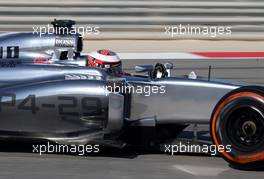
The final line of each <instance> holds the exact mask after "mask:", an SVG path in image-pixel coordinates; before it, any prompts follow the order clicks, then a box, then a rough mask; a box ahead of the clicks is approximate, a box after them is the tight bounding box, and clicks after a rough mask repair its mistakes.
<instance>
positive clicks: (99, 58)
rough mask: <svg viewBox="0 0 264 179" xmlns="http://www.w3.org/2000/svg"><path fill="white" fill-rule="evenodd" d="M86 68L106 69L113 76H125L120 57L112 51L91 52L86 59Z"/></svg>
mask: <svg viewBox="0 0 264 179" xmlns="http://www.w3.org/2000/svg"><path fill="white" fill-rule="evenodd" d="M86 66H89V67H99V68H102V69H105V70H106V71H107V72H108V73H110V74H113V75H121V74H124V72H123V71H122V62H121V60H120V58H119V56H118V55H117V54H116V53H115V52H113V51H111V50H105V49H104V50H98V51H94V52H91V53H89V54H88V55H87V57H86Z"/></svg>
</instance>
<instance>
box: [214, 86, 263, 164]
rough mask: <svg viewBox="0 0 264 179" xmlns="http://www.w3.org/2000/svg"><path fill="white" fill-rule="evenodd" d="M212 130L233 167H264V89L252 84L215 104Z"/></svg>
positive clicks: (215, 141) (215, 142)
mask: <svg viewBox="0 0 264 179" xmlns="http://www.w3.org/2000/svg"><path fill="white" fill-rule="evenodd" d="M210 130H211V136H212V140H213V143H214V144H215V145H216V146H217V147H218V148H223V147H224V148H225V149H227V148H228V149H229V150H223V151H221V152H220V154H221V155H222V157H223V158H224V159H225V160H226V161H228V162H229V163H230V164H231V166H233V167H235V168H241V169H253V168H263V161H264V88H262V87H255V86H248V87H241V88H239V89H236V90H234V91H232V92H230V93H228V94H227V95H225V96H224V97H223V98H222V99H221V100H220V101H219V102H218V104H217V105H216V106H215V109H214V111H213V113H212V116H211V122H210Z"/></svg>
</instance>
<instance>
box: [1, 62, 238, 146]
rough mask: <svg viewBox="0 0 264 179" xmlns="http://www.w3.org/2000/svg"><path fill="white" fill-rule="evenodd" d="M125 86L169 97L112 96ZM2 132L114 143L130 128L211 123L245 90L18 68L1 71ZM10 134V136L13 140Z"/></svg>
mask: <svg viewBox="0 0 264 179" xmlns="http://www.w3.org/2000/svg"><path fill="white" fill-rule="evenodd" d="M113 84H114V85H116V84H122V86H126V87H134V88H139V87H141V88H142V89H144V88H146V87H147V88H149V87H150V86H156V87H160V86H163V87H164V90H165V93H148V94H146V92H142V93H138V92H136V91H130V92H124V91H123V92H122V91H121V92H120V91H118V92H116V91H114V92H113V91H109V89H108V88H107V86H113ZM0 85H1V87H0V95H1V113H0V119H1V120H0V123H1V125H0V131H1V134H3V136H8V137H11V136H13V137H16V138H17V137H18V138H20V137H21V138H24V137H29V138H30V137H33V138H41V139H48V140H54V141H56V142H63V143H72V142H77V143H87V142H92V141H96V142H98V141H100V143H104V142H105V144H106V143H108V142H109V139H108V140H106V139H105V138H104V136H105V135H112V136H115V137H114V138H111V140H110V141H111V142H113V143H114V141H115V139H116V138H118V137H119V136H120V134H122V133H123V132H124V130H125V129H126V128H127V127H128V126H130V125H131V126H132V125H133V126H135V125H138V126H143V127H144V126H149V121H152V125H155V126H156V125H164V124H174V125H183V124H191V123H209V121H210V115H211V113H212V111H213V108H214V106H215V105H216V104H217V102H218V101H219V100H220V99H221V98H222V97H223V96H224V95H225V94H227V93H228V92H230V91H232V90H233V89H236V88H239V87H240V86H239V85H235V84H227V83H222V82H214V81H206V80H198V79H197V80H192V79H188V78H176V77H166V78H162V79H151V78H148V77H146V76H122V77H115V76H110V75H108V74H107V73H106V72H105V71H103V70H101V69H96V68H87V67H73V66H61V65H59V66H57V65H56V66H55V65H17V66H16V67H13V68H10V67H3V68H1V71H0ZM7 134H8V135H7Z"/></svg>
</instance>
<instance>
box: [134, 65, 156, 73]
mask: <svg viewBox="0 0 264 179" xmlns="http://www.w3.org/2000/svg"><path fill="white" fill-rule="evenodd" d="M152 70H153V65H136V66H135V71H136V72H137V73H143V72H151V71H152Z"/></svg>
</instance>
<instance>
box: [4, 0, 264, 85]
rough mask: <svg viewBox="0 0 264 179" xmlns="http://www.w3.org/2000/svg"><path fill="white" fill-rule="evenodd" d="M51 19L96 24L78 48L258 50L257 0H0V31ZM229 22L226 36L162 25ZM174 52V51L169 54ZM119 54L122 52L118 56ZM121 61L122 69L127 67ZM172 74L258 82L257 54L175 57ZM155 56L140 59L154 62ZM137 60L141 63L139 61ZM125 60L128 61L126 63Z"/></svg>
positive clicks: (262, 31)
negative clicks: (192, 73)
mask: <svg viewBox="0 0 264 179" xmlns="http://www.w3.org/2000/svg"><path fill="white" fill-rule="evenodd" d="M54 18H57V19H72V20H75V21H76V22H77V25H78V26H91V27H99V30H100V33H99V34H96V35H95V34H88V35H86V36H85V37H84V39H85V40H84V51H85V52H89V51H93V50H98V49H103V48H106V49H112V50H114V51H116V52H118V53H120V54H121V56H122V53H128V52H130V56H129V57H128V59H129V58H130V57H131V59H134V58H135V57H134V56H133V55H132V54H133V53H134V54H140V53H147V54H153V55H152V56H151V57H155V53H164V54H163V55H164V56H166V53H175V52H201V51H202V52H264V1H262V0H122V1H120V0H74V1H73V0H56V1H55V0H44V1H43V0H35V1H28V0H0V31H2V32H9V31H32V27H33V26H41V25H47V24H49V23H50V22H51V21H52V20H53V19H54ZM180 24H182V25H188V24H189V25H190V26H198V27H200V26H207V27H212V26H224V27H227V26H230V27H231V30H232V34H231V35H228V36H226V35H224V36H217V37H210V36H209V35H207V36H206V35H199V34H198V35H190V34H189V35H188V34H187V35H175V36H174V37H171V36H169V35H166V33H165V27H168V26H177V25H180ZM175 55H177V54H175ZM123 56H124V55H123ZM137 59H138V60H137V61H133V62H131V61H126V62H125V64H127V66H126V69H127V70H132V65H131V63H133V64H134V63H136V62H142V60H140V57H138V56H137ZM169 59H170V60H172V61H173V62H174V63H175V66H176V69H175V70H177V73H179V74H185V73H187V72H189V71H191V70H195V71H197V72H198V74H199V75H206V74H207V71H208V66H209V65H212V68H213V73H212V74H213V75H214V76H213V77H217V78H224V79H232V80H233V79H234V80H239V81H243V82H250V83H261V84H262V83H264V80H262V78H263V75H264V72H263V68H264V62H263V58H254V59H229V60H227V59H217V60H216V59H214V60H211V59H191V60H185V59H184V60H183V59H182V60H181V59H177V60H175V59H174V58H173V57H170V58H169ZM156 61H159V59H156V60H154V61H153V60H152V61H151V60H149V61H146V59H144V61H143V62H144V63H146V62H153V63H154V62H156ZM143 62H142V63H143ZM129 64H130V65H129Z"/></svg>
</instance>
